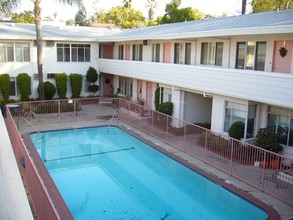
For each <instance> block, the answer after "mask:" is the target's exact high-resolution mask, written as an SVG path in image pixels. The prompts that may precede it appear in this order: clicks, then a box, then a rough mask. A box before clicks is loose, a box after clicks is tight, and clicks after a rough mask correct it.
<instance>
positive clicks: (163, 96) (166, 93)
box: [159, 87, 172, 104]
mask: <svg viewBox="0 0 293 220" xmlns="http://www.w3.org/2000/svg"><path fill="white" fill-rule="evenodd" d="M171 101H172V89H170V88H166V87H160V98H159V103H160V104H161V103H164V102H171Z"/></svg>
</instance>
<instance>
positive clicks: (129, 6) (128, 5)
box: [123, 0, 132, 8]
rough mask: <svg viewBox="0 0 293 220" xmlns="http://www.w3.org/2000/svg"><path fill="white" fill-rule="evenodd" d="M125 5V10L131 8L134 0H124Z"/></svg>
mask: <svg viewBox="0 0 293 220" xmlns="http://www.w3.org/2000/svg"><path fill="white" fill-rule="evenodd" d="M123 4H124V7H125V8H131V6H132V5H131V4H132V0H123Z"/></svg>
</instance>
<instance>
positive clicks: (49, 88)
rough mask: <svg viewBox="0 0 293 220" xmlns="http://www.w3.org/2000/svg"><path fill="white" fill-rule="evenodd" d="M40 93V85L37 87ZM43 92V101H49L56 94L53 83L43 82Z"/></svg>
mask: <svg viewBox="0 0 293 220" xmlns="http://www.w3.org/2000/svg"><path fill="white" fill-rule="evenodd" d="M39 91H40V85H39V87H38V92H39ZM44 92H45V99H46V100H51V99H52V98H53V96H54V95H55V93H56V88H55V86H54V84H53V83H51V82H49V81H46V82H44Z"/></svg>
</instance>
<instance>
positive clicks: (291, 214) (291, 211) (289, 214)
mask: <svg viewBox="0 0 293 220" xmlns="http://www.w3.org/2000/svg"><path fill="white" fill-rule="evenodd" d="M108 124H109V119H105V118H100V119H96V120H88V121H87V120H85V121H75V122H62V123H52V124H46V125H45V127H44V124H39V125H38V124H35V125H34V126H35V128H37V129H40V130H59V129H68V128H78V127H90V126H102V125H108ZM112 124H113V125H120V126H124V127H126V128H127V129H128V130H130V131H131V132H134V133H135V134H137V135H138V136H140V137H142V138H143V139H145V140H147V141H150V142H152V143H153V145H156V146H159V147H160V148H162V149H163V150H164V151H166V152H168V153H170V154H173V155H175V156H176V157H178V158H181V159H182V161H186V162H188V163H190V164H192V165H193V166H195V167H198V168H199V169H200V170H202V171H204V172H206V173H207V174H209V175H212V176H215V177H217V178H219V179H221V180H223V181H224V182H226V183H228V184H229V185H231V186H234V187H236V188H237V189H240V190H241V191H243V192H245V193H247V194H249V195H250V196H252V197H253V198H256V199H257V200H260V201H262V202H264V203H265V204H267V205H268V206H270V207H273V208H274V209H275V210H276V211H277V212H278V213H279V214H280V217H281V219H282V220H288V219H293V207H292V206H290V205H288V204H286V203H284V202H282V201H281V200H279V199H277V198H275V197H273V196H270V195H269V194H267V193H264V192H261V191H260V190H258V189H256V188H254V187H252V186H250V185H248V184H246V183H243V182H242V181H240V180H238V179H236V178H234V177H232V176H230V175H228V174H226V173H224V172H222V171H220V170H217V169H215V168H213V167H211V166H209V165H208V164H205V163H203V162H202V161H199V160H197V159H196V158H194V157H192V156H190V155H188V154H186V153H184V152H182V151H180V150H178V149H176V148H174V147H172V146H170V145H167V144H166V143H164V142H162V141H160V140H157V139H155V138H154V137H152V136H150V135H148V134H146V133H144V132H142V131H140V130H138V129H136V128H134V127H132V126H131V125H129V124H126V123H124V122H122V121H118V120H117V119H116V118H115V119H114V120H113V122H112ZM19 130H20V132H21V134H25V133H28V132H32V131H34V130H33V129H32V127H30V126H24V124H20V126H19Z"/></svg>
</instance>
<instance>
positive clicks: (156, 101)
mask: <svg viewBox="0 0 293 220" xmlns="http://www.w3.org/2000/svg"><path fill="white" fill-rule="evenodd" d="M160 91H161V88H160V87H157V89H156V91H155V101H154V102H155V108H156V111H158V108H159V104H160Z"/></svg>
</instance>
